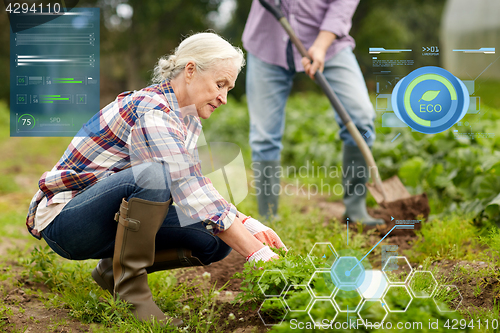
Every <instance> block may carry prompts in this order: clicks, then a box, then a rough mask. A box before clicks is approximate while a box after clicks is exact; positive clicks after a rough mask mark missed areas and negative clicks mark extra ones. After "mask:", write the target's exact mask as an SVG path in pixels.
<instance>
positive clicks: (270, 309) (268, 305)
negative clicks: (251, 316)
mask: <svg viewBox="0 0 500 333" xmlns="http://www.w3.org/2000/svg"><path fill="white" fill-rule="evenodd" d="M287 313H288V310H287V308H286V306H285V304H284V303H283V301H282V300H281V299H280V298H268V299H265V300H264V302H262V305H261V306H260V308H259V310H258V311H257V314H258V315H259V317H260V320H262V322H263V323H264V325H266V326H274V325H279V324H281V323H282V322H283V320H284V319H285V317H286V314H287Z"/></svg>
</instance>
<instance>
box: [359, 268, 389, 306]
mask: <svg viewBox="0 0 500 333" xmlns="http://www.w3.org/2000/svg"><path fill="white" fill-rule="evenodd" d="M388 285H389V282H388V281H387V278H386V277H385V275H384V273H382V271H380V270H366V271H365V278H364V280H363V282H361V285H360V286H359V287H358V290H359V293H360V294H361V296H363V298H364V299H368V300H372V301H374V300H377V299H381V298H382V297H383V296H384V292H385V290H386V289H387V286H388Z"/></svg>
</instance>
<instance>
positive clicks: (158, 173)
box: [41, 163, 231, 265]
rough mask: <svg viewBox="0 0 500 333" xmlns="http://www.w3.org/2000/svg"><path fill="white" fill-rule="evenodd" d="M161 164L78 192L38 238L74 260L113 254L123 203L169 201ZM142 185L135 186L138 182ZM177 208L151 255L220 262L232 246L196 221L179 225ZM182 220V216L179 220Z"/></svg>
mask: <svg viewBox="0 0 500 333" xmlns="http://www.w3.org/2000/svg"><path fill="white" fill-rule="evenodd" d="M165 175H166V171H165V167H164V165H163V164H160V163H144V164H141V165H138V166H134V167H132V168H129V169H125V170H123V171H120V172H117V173H115V174H113V175H111V176H109V177H107V178H104V179H102V180H100V181H98V182H97V183H95V184H94V185H92V186H89V187H87V188H85V189H84V190H82V191H81V192H79V193H78V194H77V195H76V196H75V197H74V198H73V199H71V201H70V202H69V203H68V204H67V205H66V206H65V207H64V209H63V210H62V211H61V213H60V214H59V215H58V216H57V217H56V218H55V219H54V221H52V222H51V223H50V224H49V225H48V226H47V227H46V228H45V229H44V230H42V232H41V234H42V237H43V239H45V241H46V242H47V244H48V245H49V246H50V247H51V248H52V250H54V252H56V253H57V254H59V255H60V256H62V257H64V258H67V259H73V260H84V259H101V258H110V257H112V256H113V252H114V246H115V235H116V228H117V222H115V221H114V216H115V213H116V212H118V210H119V208H120V204H121V202H122V199H123V198H125V199H126V200H127V201H128V200H129V199H131V198H140V199H144V200H149V201H155V202H165V201H167V200H168V199H169V197H170V191H169V189H168V187H167V186H158V180H163V179H166V176H165ZM138 183H139V184H141V185H142V186H138V185H137V184H138ZM180 214H182V212H181V211H180V209H178V207H175V206H170V209H169V210H168V214H167V217H166V218H165V220H164V222H163V224H162V226H161V227H160V230H159V231H158V233H157V234H156V241H155V245H156V251H161V250H166V249H175V248H181V247H182V248H186V249H190V250H191V251H192V254H193V256H195V257H197V258H198V259H200V260H201V261H202V262H203V263H204V264H205V265H208V264H210V263H212V262H216V261H219V260H222V259H224V258H225V257H226V256H227V255H228V254H229V253H230V252H231V248H230V247H229V246H228V245H226V243H224V242H223V241H221V239H220V238H219V237H217V236H214V235H213V234H212V233H211V232H210V231H208V230H207V229H206V228H205V227H204V226H203V225H202V223H201V222H198V223H194V224H189V225H187V226H182V227H181V225H180V222H179V216H180ZM181 217H182V216H181Z"/></svg>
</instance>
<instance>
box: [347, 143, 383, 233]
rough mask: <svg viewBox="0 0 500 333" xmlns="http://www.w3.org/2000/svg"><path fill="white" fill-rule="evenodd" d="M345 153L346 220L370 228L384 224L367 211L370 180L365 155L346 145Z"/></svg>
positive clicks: (354, 147) (357, 149) (356, 148)
mask: <svg viewBox="0 0 500 333" xmlns="http://www.w3.org/2000/svg"><path fill="white" fill-rule="evenodd" d="M343 151H344V156H343V170H342V178H343V179H342V185H343V186H344V205H345V212H344V218H349V221H351V222H358V223H363V224H365V225H368V226H376V225H380V224H384V223H385V221H384V220H383V219H376V218H374V217H372V216H370V215H369V214H368V212H367V211H366V194H367V188H366V183H367V182H368V179H369V170H368V168H367V166H366V162H365V159H364V158H363V154H362V153H361V151H360V150H359V148H358V147H357V146H346V145H344V147H343Z"/></svg>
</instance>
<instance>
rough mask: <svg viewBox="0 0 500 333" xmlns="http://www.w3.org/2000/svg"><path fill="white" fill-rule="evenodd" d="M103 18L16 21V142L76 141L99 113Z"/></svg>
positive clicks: (92, 14) (77, 15)
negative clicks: (28, 139)
mask: <svg viewBox="0 0 500 333" xmlns="http://www.w3.org/2000/svg"><path fill="white" fill-rule="evenodd" d="M99 14H100V10H99V8H73V9H72V10H70V11H67V12H64V11H61V12H59V13H57V14H56V13H54V12H50V13H49V12H46V11H44V12H40V11H37V12H36V13H34V12H28V13H18V14H15V13H12V14H11V15H10V20H11V26H12V27H14V30H13V29H11V32H10V52H11V54H10V73H11V74H10V86H11V91H10V101H11V108H10V112H11V113H10V136H12V137H43V136H46V137H58V136H59V137H71V136H75V135H76V134H77V132H78V131H79V130H80V128H81V127H82V125H83V124H84V123H86V122H87V121H88V120H89V119H90V118H91V117H92V116H93V115H94V114H95V113H96V112H98V111H99V68H100V66H99V50H100V46H99V41H100V30H99ZM47 15H54V16H56V18H54V19H52V20H50V21H48V22H47V19H46V16H47ZM14 31H16V32H14Z"/></svg>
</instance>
